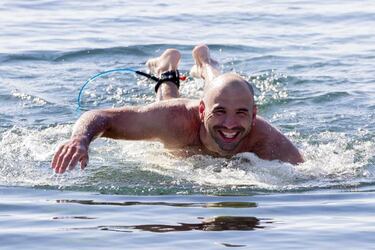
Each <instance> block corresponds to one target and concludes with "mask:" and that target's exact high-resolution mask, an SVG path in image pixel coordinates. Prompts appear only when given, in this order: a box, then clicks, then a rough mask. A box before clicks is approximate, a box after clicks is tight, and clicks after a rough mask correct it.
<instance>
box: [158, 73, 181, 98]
mask: <svg viewBox="0 0 375 250" xmlns="http://www.w3.org/2000/svg"><path fill="white" fill-rule="evenodd" d="M164 82H173V83H174V84H175V85H176V86H177V88H180V72H179V71H178V70H172V71H167V72H164V73H163V74H161V76H160V79H159V80H158V82H157V83H156V85H155V93H157V92H158V89H159V87H160V85H161V84H162V83H164Z"/></svg>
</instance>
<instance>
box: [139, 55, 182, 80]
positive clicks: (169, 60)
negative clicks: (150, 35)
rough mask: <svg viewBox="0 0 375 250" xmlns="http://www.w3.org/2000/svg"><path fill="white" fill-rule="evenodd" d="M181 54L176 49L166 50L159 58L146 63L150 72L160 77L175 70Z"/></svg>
mask: <svg viewBox="0 0 375 250" xmlns="http://www.w3.org/2000/svg"><path fill="white" fill-rule="evenodd" d="M180 58H181V54H180V52H179V51H178V50H176V49H167V50H165V51H164V53H163V54H161V56H159V57H157V58H152V59H150V60H148V61H147V62H146V65H147V67H148V68H149V70H150V72H151V73H153V74H155V75H156V76H158V77H160V75H161V74H162V73H164V72H166V71H171V70H177V66H178V63H179V62H180Z"/></svg>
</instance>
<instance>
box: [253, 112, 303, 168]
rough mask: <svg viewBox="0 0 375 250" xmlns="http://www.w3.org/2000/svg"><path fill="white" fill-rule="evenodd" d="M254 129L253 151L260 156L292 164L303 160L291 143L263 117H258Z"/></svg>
mask: <svg viewBox="0 0 375 250" xmlns="http://www.w3.org/2000/svg"><path fill="white" fill-rule="evenodd" d="M255 130H256V131H254V132H256V134H257V143H256V145H255V147H254V148H255V149H254V152H255V153H256V154H257V155H258V156H259V157H260V158H262V159H266V160H280V161H283V162H289V163H292V164H298V163H302V162H304V159H303V156H302V155H301V153H300V152H299V150H298V149H297V148H296V147H295V146H294V145H293V143H292V142H291V141H290V140H289V139H288V138H287V137H286V136H285V135H283V134H282V133H281V132H280V131H279V130H278V129H276V128H275V127H273V126H272V125H271V124H269V123H268V122H266V121H265V120H264V119H262V118H260V117H258V119H257V122H256V127H255Z"/></svg>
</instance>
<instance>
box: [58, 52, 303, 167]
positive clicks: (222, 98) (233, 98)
mask: <svg viewBox="0 0 375 250" xmlns="http://www.w3.org/2000/svg"><path fill="white" fill-rule="evenodd" d="M193 58H194V60H195V65H194V66H193V68H192V70H191V74H192V75H194V76H198V77H201V78H203V79H204V81H205V87H204V94H203V98H202V99H201V100H192V99H185V98H181V97H180V95H179V90H178V87H179V81H178V73H177V67H178V64H179V61H180V53H179V52H178V51H177V50H175V49H167V50H166V51H165V52H164V53H163V54H162V55H161V56H160V57H158V58H154V59H151V60H149V61H148V62H147V66H148V67H149V69H150V70H151V71H152V72H153V73H154V74H155V75H157V76H159V77H161V78H162V79H164V80H163V81H162V82H159V83H158V84H157V86H156V88H155V91H156V99H157V101H156V102H154V103H151V104H147V105H144V106H131V107H122V108H111V109H104V110H92V111H88V112H86V113H84V114H83V115H82V116H81V117H80V118H79V119H78V121H77V122H76V124H75V125H74V128H73V133H72V136H71V138H70V140H69V141H68V142H66V143H64V144H62V145H61V146H59V148H58V149H57V151H56V153H55V155H54V157H53V159H52V168H53V169H54V170H55V172H56V173H64V172H65V171H66V170H67V169H68V170H71V169H73V168H74V167H75V166H76V165H77V164H78V162H80V165H81V168H82V169H83V168H85V167H86V165H87V163H88V159H89V156H88V149H89V144H90V143H91V141H93V140H94V139H95V138H96V137H107V138H113V139H125V140H155V141H160V142H162V143H163V144H164V146H165V147H166V148H168V149H194V151H195V152H197V153H200V154H209V155H213V156H221V157H230V156H233V155H235V154H237V153H241V152H253V153H255V154H256V155H257V156H258V157H260V158H262V159H266V160H281V161H284V162H290V163H292V164H298V163H301V162H303V157H302V155H301V154H300V152H299V151H298V149H297V148H296V147H295V146H294V145H293V144H292V143H291V142H290V140H289V139H288V138H287V137H285V136H284V135H283V134H282V133H281V132H280V131H279V130H277V129H276V128H275V127H273V126H272V125H270V124H269V123H268V122H267V121H265V120H264V119H263V118H261V117H260V116H259V115H257V108H256V105H255V103H254V92H253V89H252V87H251V85H250V84H249V83H248V82H246V81H245V80H244V79H243V78H241V77H240V76H239V75H237V74H234V73H226V74H221V72H220V70H219V69H218V67H217V62H216V61H215V60H213V59H212V58H211V56H210V51H209V49H208V47H207V46H206V45H198V46H196V47H195V48H194V49H193Z"/></svg>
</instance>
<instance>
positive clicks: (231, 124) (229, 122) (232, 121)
mask: <svg viewBox="0 0 375 250" xmlns="http://www.w3.org/2000/svg"><path fill="white" fill-rule="evenodd" d="M222 125H223V126H224V127H225V128H227V129H233V128H235V127H238V121H237V119H236V118H235V116H233V115H226V116H225V118H224V120H223V124H222Z"/></svg>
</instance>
